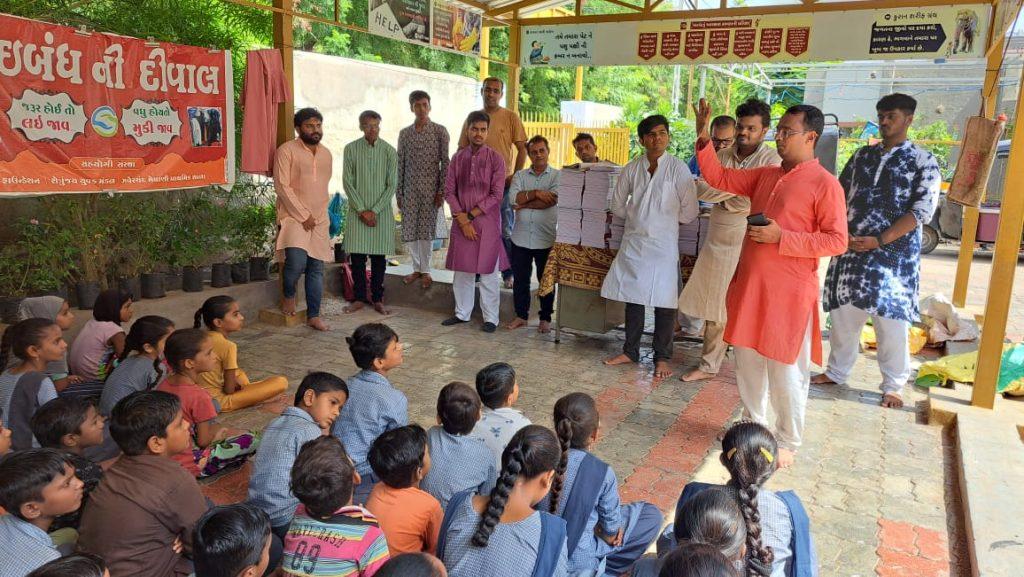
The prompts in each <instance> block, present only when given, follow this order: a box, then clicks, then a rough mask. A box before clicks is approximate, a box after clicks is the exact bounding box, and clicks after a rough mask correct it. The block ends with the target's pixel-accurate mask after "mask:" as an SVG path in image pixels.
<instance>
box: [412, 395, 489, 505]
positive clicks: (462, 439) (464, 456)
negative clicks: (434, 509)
mask: <svg viewBox="0 0 1024 577" xmlns="http://www.w3.org/2000/svg"><path fill="white" fill-rule="evenodd" d="M479 420H480V397H478V396H477V394H476V391H474V390H473V388H472V387H470V386H469V385H467V384H466V383H460V382H454V383H448V384H447V385H445V387H444V388H443V389H441V394H440V395H438V396H437V422H438V423H440V426H437V427H431V428H430V431H428V432H427V444H428V445H429V446H430V462H431V466H430V471H429V472H428V473H427V475H426V477H424V478H423V482H422V483H421V484H420V486H421V487H422V488H423V490H424V491H426V492H428V493H430V494H431V495H433V496H434V497H435V498H436V499H437V500H438V501H440V502H441V508H446V507H447V506H448V500H449V499H451V498H452V495H454V494H456V493H460V492H462V491H465V490H467V489H470V490H472V491H473V492H474V493H476V494H478V495H488V494H490V492H491V489H493V488H494V483H495V482H496V481H497V480H498V471H497V468H495V466H494V462H493V461H492V460H491V451H490V449H488V448H487V445H485V444H484V443H483V442H482V441H480V440H479V439H474V438H472V437H469V436H468V435H469V433H470V432H472V431H473V427H474V426H475V425H476V423H477V421H479Z"/></svg>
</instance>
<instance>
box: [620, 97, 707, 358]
mask: <svg viewBox="0 0 1024 577" xmlns="http://www.w3.org/2000/svg"><path fill="white" fill-rule="evenodd" d="M637 134H638V136H639V137H640V143H641V144H643V147H644V150H645V151H646V152H645V154H644V155H643V156H641V157H639V158H636V159H634V160H633V161H631V162H630V163H629V164H627V165H626V166H625V167H624V168H623V169H622V174H621V175H620V176H619V180H618V183H617V185H616V187H615V194H614V195H613V196H612V202H611V212H612V213H613V214H614V215H615V216H618V217H619V218H623V219H625V221H626V225H625V232H624V234H623V237H622V246H621V248H620V249H619V252H618V254H617V255H616V256H615V260H614V261H612V266H611V269H610V270H609V271H608V275H607V276H606V277H605V279H604V284H603V285H602V287H601V296H602V297H604V298H606V299H611V300H616V301H621V302H624V303H626V342H625V344H624V345H623V347H622V354H621V355H618V356H615V357H613V358H610V359H607V360H606V361H605V364H606V365H621V364H626V363H636V362H638V361H639V360H640V337H641V336H643V331H644V316H645V312H644V307H648V306H653V307H654V309H655V310H654V376H655V378H666V377H669V376H671V375H672V370H671V369H670V368H669V361H670V360H671V359H672V331H673V328H674V326H675V318H676V305H677V301H678V298H679V224H680V223H683V224H685V223H687V222H690V221H692V220H693V219H695V218H697V189H696V186H695V185H694V182H693V175H692V174H691V173H690V169H689V168H687V166H686V163H685V162H683V161H681V160H679V159H678V158H676V157H674V156H672V155H671V154H666V150H667V149H668V144H669V141H670V139H671V136H670V134H669V124H668V119H666V118H665V117H664V116H661V115H655V116H649V117H647V118H645V119H643V120H642V121H641V122H640V124H639V126H637Z"/></svg>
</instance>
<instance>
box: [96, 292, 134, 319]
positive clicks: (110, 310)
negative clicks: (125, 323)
mask: <svg viewBox="0 0 1024 577" xmlns="http://www.w3.org/2000/svg"><path fill="white" fill-rule="evenodd" d="M130 300H132V293H130V292H128V291H126V290H121V289H107V290H105V291H103V292H101V293H100V294H99V296H97V297H96V302H95V303H94V304H93V305H92V318H94V319H96V320H98V321H100V322H109V323H117V324H121V307H123V306H124V304H125V303H126V302H128V301H130Z"/></svg>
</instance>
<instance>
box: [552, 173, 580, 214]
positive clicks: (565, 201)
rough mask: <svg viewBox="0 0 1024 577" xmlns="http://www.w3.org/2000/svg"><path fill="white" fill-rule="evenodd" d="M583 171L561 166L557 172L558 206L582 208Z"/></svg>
mask: <svg viewBox="0 0 1024 577" xmlns="http://www.w3.org/2000/svg"><path fill="white" fill-rule="evenodd" d="M585 174H586V173H584V172H583V171H580V170H573V169H571V168H563V169H562V170H560V171H559V173H558V208H583V184H584V175H585Z"/></svg>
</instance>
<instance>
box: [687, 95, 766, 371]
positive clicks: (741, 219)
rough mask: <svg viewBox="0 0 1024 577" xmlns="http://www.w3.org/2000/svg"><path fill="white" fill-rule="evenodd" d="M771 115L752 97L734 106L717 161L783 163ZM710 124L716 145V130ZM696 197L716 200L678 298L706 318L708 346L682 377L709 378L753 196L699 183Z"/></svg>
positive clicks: (718, 355) (690, 312) (720, 356)
mask: <svg viewBox="0 0 1024 577" xmlns="http://www.w3.org/2000/svg"><path fill="white" fill-rule="evenodd" d="M771 120H772V114H771V108H769V106H768V105H767V104H766V103H764V102H762V101H760V100H756V99H753V98H752V99H750V100H748V101H746V102H744V103H743V104H740V105H739V106H738V107H736V138H735V143H734V144H733V145H732V146H728V147H726V148H722V149H720V150H718V161H719V162H721V163H722V166H724V167H726V168H757V167H760V166H778V165H780V164H782V159H781V158H779V153H778V152H776V151H775V149H774V148H772V147H770V146H768V145H766V144H765V143H764V137H765V135H766V134H767V133H768V127H769V125H770V124H771ZM713 130H714V128H713V123H712V143H715V142H716V141H715V138H714V136H715V134H714V132H713ZM697 198H698V199H699V200H702V201H704V202H713V203H716V204H715V206H714V207H713V208H712V209H711V218H710V219H709V221H710V222H709V227H708V238H707V241H706V242H705V244H704V246H703V247H702V248H701V249H700V253H699V255H698V256H697V264H696V265H695V266H694V267H693V274H692V275H690V280H689V281H687V283H686V286H684V287H683V294H682V295H680V296H679V311H680V312H682V313H683V314H685V315H687V316H689V317H694V318H699V319H704V346H703V350H702V351H701V357H700V365H699V366H698V367H697V368H695V369H693V370H692V371H689V372H687V373H684V374H683V376H682V377H681V378H682V380H684V381H697V380H700V379H707V378H710V377H713V376H715V375H716V374H718V371H719V369H721V368H722V361H724V360H725V353H726V351H728V349H729V345H728V344H726V342H725V320H726V311H725V293H726V291H727V290H728V289H729V282H730V281H731V280H732V275H733V274H735V272H736V263H737V262H739V260H740V249H742V248H743V237H744V236H746V233H747V216H748V215H749V214H750V199H749V198H747V197H745V196H736V195H733V194H730V193H728V192H722V191H720V190H716V189H714V188H711V187H710V186H708V184H707V183H706V182H704V181H703V180H700V181H698V182H697Z"/></svg>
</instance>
